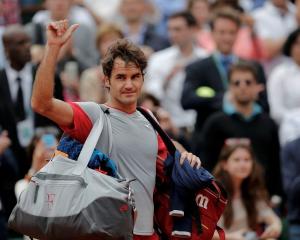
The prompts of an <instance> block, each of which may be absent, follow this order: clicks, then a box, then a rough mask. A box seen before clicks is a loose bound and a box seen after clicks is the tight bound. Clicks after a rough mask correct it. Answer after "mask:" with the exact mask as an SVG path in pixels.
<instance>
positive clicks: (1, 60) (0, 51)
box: [0, 26, 6, 68]
mask: <svg viewBox="0 0 300 240" xmlns="http://www.w3.org/2000/svg"><path fill="white" fill-rule="evenodd" d="M4 30H5V27H4V26H0V39H2V35H3V32H4ZM5 62H6V59H5V52H4V47H3V42H2V40H1V41H0V68H3V67H4V66H5Z"/></svg>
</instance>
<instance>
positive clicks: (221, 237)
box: [216, 225, 225, 240]
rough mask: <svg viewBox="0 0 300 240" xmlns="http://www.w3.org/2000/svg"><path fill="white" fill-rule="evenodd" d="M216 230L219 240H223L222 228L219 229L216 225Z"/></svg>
mask: <svg viewBox="0 0 300 240" xmlns="http://www.w3.org/2000/svg"><path fill="white" fill-rule="evenodd" d="M216 230H217V232H218V234H219V237H220V240H225V232H224V230H223V229H222V228H220V227H219V226H218V225H217V227H216Z"/></svg>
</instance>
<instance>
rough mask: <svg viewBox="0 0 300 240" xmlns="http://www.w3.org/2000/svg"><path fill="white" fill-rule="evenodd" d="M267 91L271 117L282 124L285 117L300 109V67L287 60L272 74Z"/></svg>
mask: <svg viewBox="0 0 300 240" xmlns="http://www.w3.org/2000/svg"><path fill="white" fill-rule="evenodd" d="M267 91H268V98H269V104H270V110H271V116H272V118H273V119H274V120H275V121H276V122H277V123H278V124H281V122H282V120H283V118H284V116H285V115H287V114H288V113H290V112H291V111H294V110H296V109H300V66H299V65H297V64H296V63H295V62H294V61H293V60H291V59H285V61H284V63H282V64H280V65H278V66H277V67H276V68H275V69H274V70H273V72H272V73H271V75H270V78H269V81H268V83H267Z"/></svg>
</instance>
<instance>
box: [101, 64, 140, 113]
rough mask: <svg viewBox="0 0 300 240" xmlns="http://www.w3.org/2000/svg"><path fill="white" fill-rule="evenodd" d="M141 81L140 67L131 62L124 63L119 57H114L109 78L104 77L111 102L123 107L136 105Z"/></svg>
mask: <svg viewBox="0 0 300 240" xmlns="http://www.w3.org/2000/svg"><path fill="white" fill-rule="evenodd" d="M143 82H144V78H143V74H142V72H141V69H140V68H139V67H137V66H136V65H135V64H134V63H133V62H128V63H125V62H124V61H123V60H122V59H121V58H116V59H115V61H114V66H113V69H112V73H111V77H110V79H109V78H108V77H105V86H106V87H108V88H109V92H110V100H111V102H112V103H114V104H115V106H120V107H123V108H126V107H129V106H132V105H136V103H137V99H138V97H139V96H140V94H141V90H142V86H143Z"/></svg>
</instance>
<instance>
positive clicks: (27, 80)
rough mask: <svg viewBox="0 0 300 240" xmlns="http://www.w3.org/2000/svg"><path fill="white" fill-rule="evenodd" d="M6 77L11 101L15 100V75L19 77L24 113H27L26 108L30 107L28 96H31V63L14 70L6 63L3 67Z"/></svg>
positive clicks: (16, 85) (16, 87)
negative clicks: (19, 69)
mask: <svg viewBox="0 0 300 240" xmlns="http://www.w3.org/2000/svg"><path fill="white" fill-rule="evenodd" d="M5 71H6V75H7V79H8V85H9V90H10V95H11V98H12V101H13V102H15V101H16V99H17V92H18V87H19V84H18V81H17V77H20V78H21V86H22V90H23V97H24V99H23V100H24V107H25V110H26V113H28V110H29V109H30V98H31V91H32V81H33V77H32V65H31V64H30V63H27V64H26V65H25V66H24V67H23V69H22V70H21V71H19V72H18V71H16V70H15V69H13V68H11V66H10V65H9V63H8V64H6V67H5Z"/></svg>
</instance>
